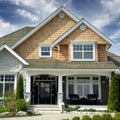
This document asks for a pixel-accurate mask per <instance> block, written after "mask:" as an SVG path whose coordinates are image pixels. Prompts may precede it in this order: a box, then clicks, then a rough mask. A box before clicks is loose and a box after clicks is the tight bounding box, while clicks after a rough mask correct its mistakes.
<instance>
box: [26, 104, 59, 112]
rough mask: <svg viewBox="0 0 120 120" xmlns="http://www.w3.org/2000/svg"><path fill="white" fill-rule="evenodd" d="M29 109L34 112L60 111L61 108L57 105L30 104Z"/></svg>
mask: <svg viewBox="0 0 120 120" xmlns="http://www.w3.org/2000/svg"><path fill="white" fill-rule="evenodd" d="M28 109H29V111H32V112H34V113H60V112H61V110H60V108H59V106H58V105H30V106H29V107H28Z"/></svg>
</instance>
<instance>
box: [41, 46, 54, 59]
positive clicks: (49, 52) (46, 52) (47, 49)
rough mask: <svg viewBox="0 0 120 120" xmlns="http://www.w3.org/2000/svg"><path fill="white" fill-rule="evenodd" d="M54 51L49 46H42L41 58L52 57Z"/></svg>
mask: <svg viewBox="0 0 120 120" xmlns="http://www.w3.org/2000/svg"><path fill="white" fill-rule="evenodd" d="M51 55H52V49H51V47H50V46H49V45H42V46H40V57H51Z"/></svg>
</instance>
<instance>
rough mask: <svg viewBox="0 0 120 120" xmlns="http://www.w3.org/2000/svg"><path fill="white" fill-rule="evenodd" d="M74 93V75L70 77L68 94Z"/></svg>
mask: <svg viewBox="0 0 120 120" xmlns="http://www.w3.org/2000/svg"><path fill="white" fill-rule="evenodd" d="M71 94H74V77H68V95H71Z"/></svg>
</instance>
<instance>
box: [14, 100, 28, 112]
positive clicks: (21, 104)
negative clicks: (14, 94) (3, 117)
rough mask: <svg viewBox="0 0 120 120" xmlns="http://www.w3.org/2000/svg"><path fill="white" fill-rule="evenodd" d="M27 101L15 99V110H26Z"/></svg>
mask: <svg viewBox="0 0 120 120" xmlns="http://www.w3.org/2000/svg"><path fill="white" fill-rule="evenodd" d="M26 110H27V102H26V101H25V100H24V99H19V100H17V101H16V111H26Z"/></svg>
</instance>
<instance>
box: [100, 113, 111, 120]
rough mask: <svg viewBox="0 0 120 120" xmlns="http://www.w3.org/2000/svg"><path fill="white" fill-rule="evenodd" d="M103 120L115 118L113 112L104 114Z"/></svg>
mask: <svg viewBox="0 0 120 120" xmlns="http://www.w3.org/2000/svg"><path fill="white" fill-rule="evenodd" d="M102 120H113V118H112V116H111V114H103V115H102Z"/></svg>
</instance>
